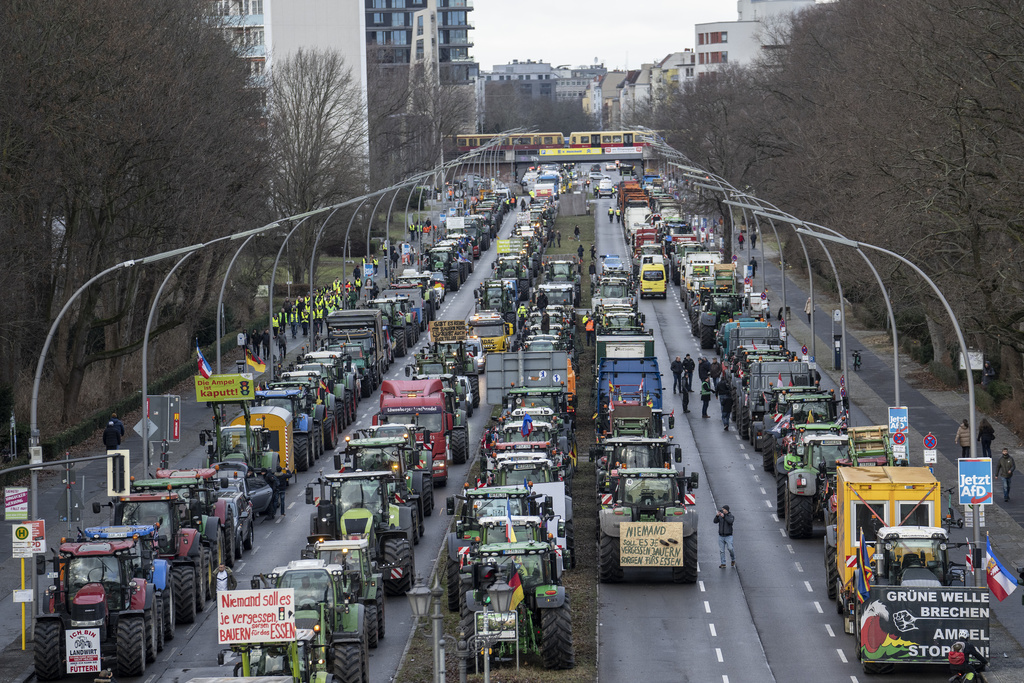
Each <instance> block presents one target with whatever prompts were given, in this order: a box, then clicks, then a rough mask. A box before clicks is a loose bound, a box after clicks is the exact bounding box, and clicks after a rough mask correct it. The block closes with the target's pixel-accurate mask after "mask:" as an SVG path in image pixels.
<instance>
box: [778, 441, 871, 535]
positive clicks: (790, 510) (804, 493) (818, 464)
mask: <svg viewBox="0 0 1024 683" xmlns="http://www.w3.org/2000/svg"><path fill="white" fill-rule="evenodd" d="M849 447H850V442H849V439H848V438H847V437H846V436H845V435H843V434H840V433H839V432H838V429H829V428H827V427H822V426H820V425H805V426H803V427H800V428H799V429H797V430H796V432H795V433H794V434H792V436H791V438H790V439H789V443H788V444H787V447H786V450H785V454H784V455H783V456H781V457H780V458H779V460H778V462H777V463H776V465H775V472H776V474H775V480H776V487H775V488H776V492H777V494H776V511H777V514H778V516H779V517H780V518H782V517H784V518H785V519H786V534H788V535H789V537H790V538H810V537H811V532H812V531H813V530H814V520H815V519H824V510H825V507H826V506H827V505H828V499H829V497H830V496H831V495H832V494H833V493H834V492H835V482H836V465H851V464H852V462H851V461H850V450H849Z"/></svg>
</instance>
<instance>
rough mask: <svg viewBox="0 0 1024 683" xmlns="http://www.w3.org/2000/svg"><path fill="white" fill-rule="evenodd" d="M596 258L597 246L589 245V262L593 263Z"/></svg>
mask: <svg viewBox="0 0 1024 683" xmlns="http://www.w3.org/2000/svg"><path fill="white" fill-rule="evenodd" d="M596 258H597V245H596V244H591V245H590V260H591V261H593V260H594V259H596Z"/></svg>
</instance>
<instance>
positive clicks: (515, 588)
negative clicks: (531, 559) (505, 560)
mask: <svg viewBox="0 0 1024 683" xmlns="http://www.w3.org/2000/svg"><path fill="white" fill-rule="evenodd" d="M508 585H509V586H511V587H512V602H511V603H510V605H509V610H510V611H513V612H514V611H515V609H516V607H518V606H519V603H521V602H522V601H523V581H522V579H520V578H519V567H517V566H516V563H515V562H513V563H512V578H511V579H509V580H508Z"/></svg>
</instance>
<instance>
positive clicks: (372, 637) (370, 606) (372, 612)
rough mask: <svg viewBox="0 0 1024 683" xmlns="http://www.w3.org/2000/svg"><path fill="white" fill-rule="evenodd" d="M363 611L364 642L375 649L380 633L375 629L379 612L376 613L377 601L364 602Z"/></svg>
mask: <svg viewBox="0 0 1024 683" xmlns="http://www.w3.org/2000/svg"><path fill="white" fill-rule="evenodd" d="M363 608H364V609H365V610H366V611H365V613H364V614H365V618H364V621H365V622H366V642H367V643H368V644H369V646H370V648H371V649H375V648H376V647H377V644H378V640H379V638H380V633H379V632H378V631H377V619H378V618H379V616H380V615H379V614H378V613H377V603H376V602H374V603H366V604H364V605H363Z"/></svg>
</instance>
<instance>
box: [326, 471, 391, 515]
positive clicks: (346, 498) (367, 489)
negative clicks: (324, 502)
mask: <svg viewBox="0 0 1024 683" xmlns="http://www.w3.org/2000/svg"><path fill="white" fill-rule="evenodd" d="M334 489H335V490H334V500H336V501H338V515H339V516H341V515H344V514H345V513H346V512H348V511H349V510H352V509H355V508H366V509H367V510H370V511H372V512H373V513H374V514H375V515H378V516H380V515H381V513H382V512H383V510H384V506H383V503H384V501H383V497H382V496H381V491H380V482H379V481H377V480H376V479H347V480H344V481H341V482H339V483H337V484H335V486H334Z"/></svg>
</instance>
